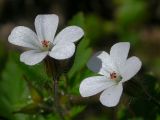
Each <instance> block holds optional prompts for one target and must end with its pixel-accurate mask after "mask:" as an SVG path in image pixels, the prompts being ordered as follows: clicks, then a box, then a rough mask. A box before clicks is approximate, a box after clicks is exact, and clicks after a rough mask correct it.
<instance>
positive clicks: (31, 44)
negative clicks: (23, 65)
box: [8, 26, 40, 49]
mask: <svg viewBox="0 0 160 120" xmlns="http://www.w3.org/2000/svg"><path fill="white" fill-rule="evenodd" d="M8 41H9V42H10V43H12V44H15V45H18V46H22V47H27V48H31V49H38V48H39V46H40V43H39V41H38V38H37V36H36V34H35V33H34V32H33V31H32V30H31V29H29V28H27V27H24V26H18V27H15V28H14V29H13V30H12V32H11V34H10V35H9V37H8Z"/></svg>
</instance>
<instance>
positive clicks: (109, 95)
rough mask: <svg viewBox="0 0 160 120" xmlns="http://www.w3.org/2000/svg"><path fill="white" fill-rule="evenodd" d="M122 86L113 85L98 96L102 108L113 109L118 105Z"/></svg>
mask: <svg viewBox="0 0 160 120" xmlns="http://www.w3.org/2000/svg"><path fill="white" fill-rule="evenodd" d="M122 91H123V86H122V84H118V85H114V86H112V87H109V88H107V89H106V90H105V91H104V92H103V93H102V94H101V96H100V101H101V103H102V104H103V105H104V106H107V107H114V106H116V105H117V104H118V102H119V100H120V97H121V95H122Z"/></svg>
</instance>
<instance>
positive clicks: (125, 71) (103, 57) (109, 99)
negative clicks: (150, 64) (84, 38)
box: [79, 42, 142, 107]
mask: <svg viewBox="0 0 160 120" xmlns="http://www.w3.org/2000/svg"><path fill="white" fill-rule="evenodd" d="M129 48H130V44H129V43H128V42H120V43H117V44H115V45H113V46H112V48H111V50H110V55H109V54H108V53H106V52H104V51H102V52H98V53H97V54H95V55H94V56H93V57H92V58H91V59H90V60H89V62H88V64H87V66H88V68H89V69H91V70H92V71H94V72H97V73H99V74H100V75H101V76H94V77H89V78H86V79H85V80H83V81H82V82H81V84H80V88H79V91H80V94H81V95H82V96H83V97H88V96H92V95H95V94H97V93H99V92H101V91H103V92H102V94H101V95H100V102H101V103H102V104H103V105H105V106H108V107H113V106H116V105H117V104H118V102H119V100H120V97H121V94H122V91H123V83H124V82H125V81H127V80H129V79H131V78H132V77H133V76H134V75H135V74H136V73H137V72H138V71H139V70H140V68H141V65H142V63H141V61H140V60H139V59H138V58H137V57H135V56H133V57H130V58H129V59H127V56H128V52H129Z"/></svg>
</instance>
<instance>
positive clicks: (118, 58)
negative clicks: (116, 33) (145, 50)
mask: <svg viewBox="0 0 160 120" xmlns="http://www.w3.org/2000/svg"><path fill="white" fill-rule="evenodd" d="M129 48H130V43H129V42H119V43H117V44H115V45H113V46H112V48H111V51H110V56H111V57H112V59H113V61H114V63H115V64H116V66H117V67H118V69H121V67H123V65H124V64H125V62H126V60H127V56H128V52H129Z"/></svg>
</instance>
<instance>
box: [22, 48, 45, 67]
mask: <svg viewBox="0 0 160 120" xmlns="http://www.w3.org/2000/svg"><path fill="white" fill-rule="evenodd" d="M47 54H48V51H45V52H41V51H38V50H30V51H27V52H24V53H22V54H21V56H20V61H21V62H24V63H25V64H27V65H35V64H37V63H39V62H41V61H42V60H43V59H44V58H45V57H46V56H47Z"/></svg>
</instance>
